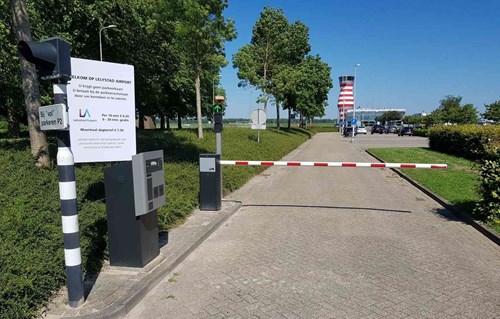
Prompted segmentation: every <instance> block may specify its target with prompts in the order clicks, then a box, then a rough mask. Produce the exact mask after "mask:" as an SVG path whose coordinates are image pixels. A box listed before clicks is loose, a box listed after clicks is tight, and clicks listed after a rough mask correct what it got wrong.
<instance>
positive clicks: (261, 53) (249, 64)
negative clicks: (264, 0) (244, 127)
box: [233, 7, 288, 112]
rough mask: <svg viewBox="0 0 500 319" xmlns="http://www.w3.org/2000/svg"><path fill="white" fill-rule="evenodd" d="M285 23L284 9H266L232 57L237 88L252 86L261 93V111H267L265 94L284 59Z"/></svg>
mask: <svg viewBox="0 0 500 319" xmlns="http://www.w3.org/2000/svg"><path fill="white" fill-rule="evenodd" d="M287 28H288V20H287V19H286V17H285V14H284V12H283V10H281V9H273V8H269V7H266V8H264V10H263V11H262V12H261V14H260V17H259V19H258V20H257V22H256V23H255V25H254V27H253V30H252V39H251V42H250V44H248V45H245V46H243V47H241V48H240V49H239V50H238V52H236V54H235V55H234V56H233V67H235V68H238V78H239V79H240V80H242V82H241V83H240V85H243V86H245V85H248V84H250V85H252V86H255V87H256V88H257V89H260V90H261V91H262V94H263V102H264V112H267V102H268V97H267V95H268V93H269V90H270V88H271V85H272V79H273V76H274V74H275V72H276V71H277V70H276V69H277V68H278V65H279V63H280V62H281V61H282V60H283V58H282V56H283V53H282V51H281V49H282V47H281V43H282V41H281V37H282V36H283V34H285V33H286V30H287Z"/></svg>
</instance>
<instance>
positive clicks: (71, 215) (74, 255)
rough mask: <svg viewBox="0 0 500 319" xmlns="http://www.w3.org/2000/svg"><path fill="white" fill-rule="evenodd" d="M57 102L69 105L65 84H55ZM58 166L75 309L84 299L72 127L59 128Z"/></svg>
mask: <svg viewBox="0 0 500 319" xmlns="http://www.w3.org/2000/svg"><path fill="white" fill-rule="evenodd" d="M53 89H54V103H55V104H58V103H63V104H65V105H67V95H66V94H67V91H66V90H67V85H66V83H54V86H53ZM56 134H57V168H58V172H59V197H60V199H61V217H62V229H63V238H64V260H65V264H66V281H67V286H68V303H69V306H70V307H72V308H75V307H78V306H79V305H80V304H81V303H82V302H83V276H82V257H81V250H80V232H79V230H78V209H77V206H76V178H75V177H76V174H75V162H74V157H73V153H72V152H71V142H70V135H69V130H58V131H56Z"/></svg>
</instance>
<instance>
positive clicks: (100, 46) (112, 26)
mask: <svg viewBox="0 0 500 319" xmlns="http://www.w3.org/2000/svg"><path fill="white" fill-rule="evenodd" d="M109 28H116V25H114V24H110V25H108V26H105V27H103V28H101V29H100V30H99V56H100V57H101V61H102V36H101V33H102V30H104V29H109Z"/></svg>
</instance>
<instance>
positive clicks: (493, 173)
mask: <svg viewBox="0 0 500 319" xmlns="http://www.w3.org/2000/svg"><path fill="white" fill-rule="evenodd" d="M480 173H481V185H480V187H479V193H480V195H481V200H480V201H479V203H477V205H476V208H475V209H474V213H475V214H476V215H477V216H480V217H481V218H483V219H486V220H488V221H489V222H490V223H491V224H492V225H493V227H495V228H496V229H497V230H498V229H500V157H498V156H497V158H496V159H494V160H493V159H492V160H484V161H482V165H481V169H480Z"/></svg>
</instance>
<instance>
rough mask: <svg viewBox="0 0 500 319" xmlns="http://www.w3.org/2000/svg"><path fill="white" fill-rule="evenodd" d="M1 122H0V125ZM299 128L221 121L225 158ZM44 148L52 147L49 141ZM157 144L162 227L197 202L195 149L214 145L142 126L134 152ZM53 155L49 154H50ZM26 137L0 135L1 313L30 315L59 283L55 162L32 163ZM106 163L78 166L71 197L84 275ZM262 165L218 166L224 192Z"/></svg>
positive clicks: (211, 139)
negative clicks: (162, 178)
mask: <svg viewBox="0 0 500 319" xmlns="http://www.w3.org/2000/svg"><path fill="white" fill-rule="evenodd" d="M2 127H5V122H4V121H0V128H2ZM310 134H311V133H309V132H308V131H305V130H301V129H292V130H289V131H287V130H281V131H278V130H276V129H268V130H266V131H262V132H261V143H257V132H256V131H255V130H251V129H243V128H233V127H225V128H224V132H223V153H224V154H223V157H224V158H225V159H245V160H247V159H248V160H252V159H253V160H257V159H268V160H278V159H280V158H281V157H283V156H284V155H285V154H287V153H289V152H290V151H292V150H293V149H294V148H296V147H298V146H299V145H300V144H301V143H303V142H304V141H306V140H307V139H308V138H309V137H310ZM50 141H51V146H52V147H55V145H54V140H50ZM155 149H163V150H164V155H165V161H166V164H165V180H166V196H167V205H166V206H164V207H162V208H161V209H160V210H159V224H160V228H161V229H169V228H171V227H173V226H175V225H176V224H178V223H179V222H180V221H182V220H183V219H184V218H186V217H187V216H188V214H189V213H190V212H191V211H192V210H193V209H194V208H196V207H197V206H198V192H199V169H198V157H199V154H200V153H213V152H214V151H215V133H214V132H213V131H208V132H207V134H206V138H205V139H203V140H200V139H198V138H197V135H196V131H194V130H182V131H156V130H154V131H153V130H152V131H141V132H140V133H139V135H138V152H143V151H149V150H155ZM53 155H54V156H55V153H54V154H53ZM32 162H33V159H32V157H31V154H30V148H29V139H26V138H24V139H8V140H6V139H0V171H2V172H8V174H1V175H0V242H1V243H2V245H0V319H11V318H32V317H35V316H36V313H35V312H36V310H37V309H38V308H39V307H41V306H42V305H43V304H44V303H45V302H46V301H47V300H48V299H49V298H50V296H51V295H52V294H53V292H54V291H57V290H58V289H59V288H60V287H61V286H62V285H64V284H65V273H64V256H63V249H62V248H63V241H62V229H61V227H62V226H61V217H60V206H59V205H60V204H59V191H58V178H57V168H52V169H45V170H40V169H37V168H35V167H34V166H33V165H32ZM109 165H111V164H104V163H96V164H78V165H77V172H76V174H77V199H78V209H79V224H80V234H81V247H82V263H83V268H84V271H85V273H86V274H92V273H96V272H98V271H99V269H100V268H101V266H102V262H103V260H105V258H106V257H107V250H106V246H107V234H106V233H107V225H106V208H105V204H104V197H105V194H104V183H103V172H104V169H105V168H106V167H108V166H109ZM262 170H263V168H251V167H224V168H223V172H224V192H225V193H228V192H230V191H233V190H235V189H237V188H239V187H240V186H242V185H243V184H244V183H245V182H246V181H248V179H250V178H251V177H252V176H254V175H255V174H257V173H259V172H261V171H262Z"/></svg>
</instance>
